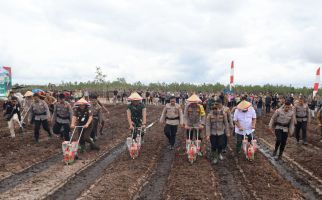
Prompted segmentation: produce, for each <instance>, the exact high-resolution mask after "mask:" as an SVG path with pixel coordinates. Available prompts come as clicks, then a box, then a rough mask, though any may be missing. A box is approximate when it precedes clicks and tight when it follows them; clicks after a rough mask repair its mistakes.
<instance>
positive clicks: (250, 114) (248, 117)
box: [234, 107, 256, 135]
mask: <svg viewBox="0 0 322 200" xmlns="http://www.w3.org/2000/svg"><path fill="white" fill-rule="evenodd" d="M253 119H256V112H255V110H254V108H253V107H249V108H248V111H247V112H243V111H241V110H238V109H236V110H235V113H234V121H238V122H239V125H240V126H241V127H242V128H243V129H244V130H251V129H252V121H253ZM235 132H236V133H237V134H240V135H244V132H243V131H240V130H239V128H238V127H237V126H235Z"/></svg>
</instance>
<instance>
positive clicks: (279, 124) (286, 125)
mask: <svg viewBox="0 0 322 200" xmlns="http://www.w3.org/2000/svg"><path fill="white" fill-rule="evenodd" d="M276 125H278V126H282V127H289V125H290V123H288V124H282V123H279V122H276Z"/></svg>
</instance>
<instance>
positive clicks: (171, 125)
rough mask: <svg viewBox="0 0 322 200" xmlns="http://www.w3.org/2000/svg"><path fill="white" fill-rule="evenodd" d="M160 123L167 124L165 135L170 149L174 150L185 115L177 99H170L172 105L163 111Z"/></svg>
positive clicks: (173, 97)
mask: <svg viewBox="0 0 322 200" xmlns="http://www.w3.org/2000/svg"><path fill="white" fill-rule="evenodd" d="M160 123H162V124H163V123H165V124H166V125H165V127H164V134H165V135H166V136H167V138H168V140H169V149H170V150H173V149H174V145H175V142H176V134H177V130H178V125H179V124H180V125H181V126H182V125H183V114H182V109H181V106H180V105H179V104H177V103H176V97H175V96H171V97H170V103H168V104H166V106H165V107H164V109H163V111H162V115H161V118H160Z"/></svg>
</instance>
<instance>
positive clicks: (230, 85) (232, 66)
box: [229, 61, 234, 91]
mask: <svg viewBox="0 0 322 200" xmlns="http://www.w3.org/2000/svg"><path fill="white" fill-rule="evenodd" d="M233 86H234V61H231V65H230V84H229V90H230V91H231V90H232V88H233Z"/></svg>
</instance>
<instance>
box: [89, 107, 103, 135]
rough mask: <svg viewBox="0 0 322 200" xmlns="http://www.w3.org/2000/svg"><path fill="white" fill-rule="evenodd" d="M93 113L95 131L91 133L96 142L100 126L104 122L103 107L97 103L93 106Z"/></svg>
mask: <svg viewBox="0 0 322 200" xmlns="http://www.w3.org/2000/svg"><path fill="white" fill-rule="evenodd" d="M92 112H93V130H92V133H91V138H93V140H96V138H97V131H98V125H99V124H101V122H102V107H101V106H100V105H99V104H98V103H97V104H96V105H92Z"/></svg>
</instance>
